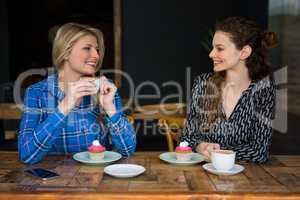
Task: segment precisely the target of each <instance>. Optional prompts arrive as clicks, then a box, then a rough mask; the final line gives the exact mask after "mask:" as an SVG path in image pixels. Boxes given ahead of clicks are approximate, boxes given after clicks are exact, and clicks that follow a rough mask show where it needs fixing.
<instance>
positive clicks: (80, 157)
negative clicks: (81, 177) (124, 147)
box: [73, 151, 122, 164]
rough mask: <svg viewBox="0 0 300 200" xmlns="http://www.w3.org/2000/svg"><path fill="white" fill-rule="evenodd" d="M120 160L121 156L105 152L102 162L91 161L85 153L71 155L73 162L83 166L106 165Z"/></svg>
mask: <svg viewBox="0 0 300 200" xmlns="http://www.w3.org/2000/svg"><path fill="white" fill-rule="evenodd" d="M121 158H122V155H121V154H119V153H117V152H113V151H105V152H104V158H103V159H102V160H91V159H90V158H89V153H88V152H87V151H84V152H80V153H76V154H74V155H73V159H74V160H76V161H78V162H81V163H85V164H108V163H112V162H115V161H117V160H119V159H121Z"/></svg>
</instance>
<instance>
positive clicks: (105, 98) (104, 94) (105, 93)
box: [99, 76, 117, 117]
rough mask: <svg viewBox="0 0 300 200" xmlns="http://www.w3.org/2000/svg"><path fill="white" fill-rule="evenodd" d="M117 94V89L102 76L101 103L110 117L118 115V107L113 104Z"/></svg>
mask: <svg viewBox="0 0 300 200" xmlns="http://www.w3.org/2000/svg"><path fill="white" fill-rule="evenodd" d="M116 92H117V87H116V86H115V85H114V84H113V83H111V82H109V81H108V80H107V78H106V77H105V76H101V77H100V92H99V102H100V106H101V107H102V108H103V109H104V110H105V112H106V113H107V115H108V116H109V117H111V116H113V115H114V114H115V113H116V106H115V104H114V102H113V101H114V97H115V94H116Z"/></svg>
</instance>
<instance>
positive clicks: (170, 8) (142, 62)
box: [122, 0, 268, 103]
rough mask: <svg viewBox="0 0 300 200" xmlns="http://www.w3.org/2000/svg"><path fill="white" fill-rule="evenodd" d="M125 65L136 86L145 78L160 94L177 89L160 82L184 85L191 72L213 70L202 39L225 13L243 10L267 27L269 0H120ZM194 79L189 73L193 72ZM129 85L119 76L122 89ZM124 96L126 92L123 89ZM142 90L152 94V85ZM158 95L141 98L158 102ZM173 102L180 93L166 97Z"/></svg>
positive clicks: (246, 15)
mask: <svg viewBox="0 0 300 200" xmlns="http://www.w3.org/2000/svg"><path fill="white" fill-rule="evenodd" d="M122 3H123V15H122V18H123V32H122V34H123V51H122V56H123V59H122V61H123V70H124V71H125V72H127V73H129V75H130V76H131V77H132V79H133V80H134V83H135V86H138V85H139V84H140V83H141V82H144V81H146V80H149V81H153V82H155V83H157V84H158V86H159V88H160V89H161V91H162V94H161V96H162V97H163V96H166V95H168V94H172V93H177V89H176V87H174V86H168V87H163V85H162V84H163V83H165V82H167V81H171V80H174V81H176V82H178V83H179V84H180V85H181V87H182V89H183V91H184V92H185V91H188V90H189V89H188V88H187V89H185V88H186V86H187V84H186V83H188V82H191V80H186V76H185V73H186V70H187V68H188V67H190V68H191V73H192V77H194V76H195V75H197V74H199V73H201V72H207V71H210V70H211V62H210V60H209V58H208V52H207V51H205V49H204V48H203V46H202V45H201V43H202V42H203V41H204V40H205V38H206V37H207V35H208V33H207V31H208V29H210V28H212V27H213V25H214V24H215V22H216V21H217V20H219V19H222V18H224V17H227V16H236V15H240V16H245V17H248V18H251V19H253V20H256V21H257V22H258V23H259V24H260V25H261V26H262V27H263V28H266V27H267V19H268V1H267V0H256V1H254V0H243V1H240V0H216V1H199V0H188V1H184V0H163V1H161V0H151V1H140V0H130V1H123V2H122ZM192 79H193V78H192ZM126 89H128V85H127V81H123V91H126ZM125 93H126V94H124V95H125V96H126V95H128V92H125ZM140 93H143V94H154V93H155V91H154V89H153V87H151V86H149V87H144V89H142V90H141V91H140ZM160 99H161V98H156V99H155V98H152V99H148V100H145V99H144V100H141V101H140V103H158V102H159V100H160ZM169 100H170V101H173V102H176V101H178V99H176V98H174V99H169Z"/></svg>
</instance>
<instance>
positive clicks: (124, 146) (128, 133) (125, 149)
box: [105, 93, 136, 157]
mask: <svg viewBox="0 0 300 200" xmlns="http://www.w3.org/2000/svg"><path fill="white" fill-rule="evenodd" d="M114 101H115V102H114V103H115V105H116V109H117V112H116V114H114V115H113V116H112V117H110V118H109V117H108V116H106V117H105V122H106V126H107V128H108V131H109V133H110V135H111V139H112V145H113V148H115V149H116V150H117V151H118V152H119V153H120V154H122V156H125V157H129V156H131V155H132V154H133V153H134V152H135V149H136V135H135V132H134V129H133V127H132V125H131V124H130V123H129V121H128V120H127V117H126V116H125V115H124V114H123V111H122V103H121V98H120V96H119V94H118V93H116V95H115V100H114Z"/></svg>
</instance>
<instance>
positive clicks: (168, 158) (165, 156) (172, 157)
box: [159, 152, 204, 165]
mask: <svg viewBox="0 0 300 200" xmlns="http://www.w3.org/2000/svg"><path fill="white" fill-rule="evenodd" d="M159 158H160V159H161V160H163V161H165V162H168V163H171V164H175V165H194V164H197V163H200V162H202V161H204V156H202V155H201V154H199V153H194V152H193V153H192V158H191V160H189V161H179V160H177V158H176V152H166V153H162V154H160V155H159Z"/></svg>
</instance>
